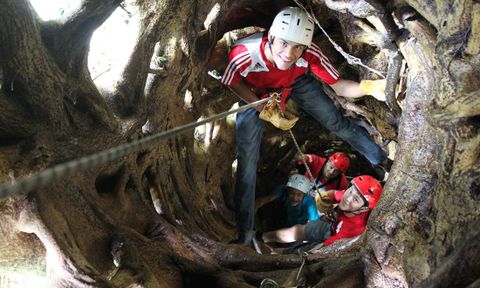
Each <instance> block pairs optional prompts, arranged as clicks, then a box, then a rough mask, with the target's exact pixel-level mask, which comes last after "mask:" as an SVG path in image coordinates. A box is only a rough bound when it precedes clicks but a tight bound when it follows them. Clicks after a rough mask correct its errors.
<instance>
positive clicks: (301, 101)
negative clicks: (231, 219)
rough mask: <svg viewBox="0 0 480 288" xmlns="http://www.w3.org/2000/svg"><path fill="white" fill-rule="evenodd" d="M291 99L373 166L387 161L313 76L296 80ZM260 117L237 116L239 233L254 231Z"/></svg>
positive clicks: (255, 114) (249, 113)
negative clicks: (344, 114)
mask: <svg viewBox="0 0 480 288" xmlns="http://www.w3.org/2000/svg"><path fill="white" fill-rule="evenodd" d="M290 98H291V99H292V100H294V101H295V102H296V103H297V104H298V105H299V106H300V107H301V108H302V109H303V110H304V111H306V112H307V113H309V114H310V115H311V116H312V117H313V118H315V120H317V121H318V122H320V123H321V124H322V125H323V126H324V127H325V128H327V129H328V130H330V131H331V132H333V133H335V134H336V135H337V136H338V137H340V138H342V139H343V140H344V141H346V142H347V143H349V144H350V145H351V146H352V147H353V148H355V149H356V150H357V151H359V152H360V153H361V154H362V155H363V156H365V157H366V158H367V159H368V160H369V161H370V163H372V164H378V163H380V162H382V161H383V160H385V159H386V158H387V154H386V152H385V151H384V150H383V149H382V148H381V147H380V146H378V145H377V144H375V142H373V141H372V140H371V139H370V138H369V136H368V134H367V133H366V132H365V131H364V130H363V129H362V128H360V127H359V126H357V125H356V124H354V123H353V122H352V121H351V120H350V119H348V118H346V117H344V116H343V114H342V113H340V112H339V111H338V110H337V108H336V107H335V105H334V104H333V102H332V100H331V99H330V98H329V97H328V96H327V95H326V94H325V92H323V89H322V86H321V84H320V83H319V82H318V80H316V79H315V78H313V76H310V75H304V76H300V77H299V78H297V80H296V81H295V83H294V85H293V86H292V92H291V94H290ZM244 104H245V103H243V105H244ZM240 105H242V103H241V104H240ZM258 114H259V112H258V111H257V110H256V109H254V108H250V109H247V110H245V111H242V112H240V113H238V114H237V121H236V134H237V135H236V138H237V182H236V188H235V199H234V202H235V217H236V221H237V225H238V229H239V231H240V233H244V232H247V231H251V230H253V220H254V219H253V217H254V212H255V184H256V179H257V162H258V158H259V152H260V144H261V141H262V134H263V129H264V121H263V120H261V119H259V118H258Z"/></svg>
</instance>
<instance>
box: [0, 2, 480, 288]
mask: <svg viewBox="0 0 480 288" xmlns="http://www.w3.org/2000/svg"><path fill="white" fill-rule="evenodd" d="M217 2H218V1H208V0H206V1H196V2H195V1H194V2H192V1H184V0H182V1H179V0H175V1H173V0H166V1H155V0H149V1H130V2H128V1H127V3H124V1H117V0H110V1H93V0H84V1H82V5H81V6H80V8H79V10H78V11H77V13H74V14H73V15H72V16H71V17H70V18H69V19H67V20H66V21H65V22H63V23H56V22H42V21H41V20H39V19H38V17H36V14H35V12H34V11H33V8H32V6H31V5H30V4H29V2H28V1H27V0H0V7H2V8H1V9H0V85H1V90H0V107H1V108H0V179H1V180H2V182H3V183H5V184H8V183H10V182H12V181H13V180H15V179H20V178H22V177H26V176H28V175H29V174H31V173H35V172H38V171H42V170H44V169H46V168H49V167H53V166H55V165H56V164H59V163H64V162H67V161H70V160H73V159H77V158H80V157H82V156H86V155H89V154H92V153H95V152H98V151H102V150H105V149H108V148H111V147H115V146H118V145H121V144H125V143H127V142H132V141H135V140H139V139H143V138H145V137H146V136H148V135H151V134H153V133H158V132H161V131H165V130H168V129H171V128H174V127H178V126H180V125H183V124H185V123H189V122H192V121H197V120H198V119H200V118H202V117H207V116H210V115H213V114H216V113H219V112H222V111H225V110H228V109H229V108H230V107H231V106H232V105H233V104H234V102H236V101H237V100H238V99H237V98H236V97H235V96H234V95H226V94H225V92H224V91H223V90H222V89H221V86H220V85H219V83H217V82H216V80H213V79H212V78H210V77H209V76H208V74H207V71H208V70H210V69H216V70H218V71H222V69H223V68H224V67H222V65H224V64H225V63H224V61H225V60H226V59H224V57H225V56H226V54H225V53H226V47H225V46H222V45H220V44H222V43H225V42H226V41H224V40H222V41H220V42H217V41H219V40H221V39H222V38H223V36H224V33H226V32H229V31H231V30H233V29H239V28H245V27H249V26H257V27H263V28H268V25H269V23H270V22H271V20H272V19H273V17H274V15H275V13H276V12H277V11H278V10H279V9H280V8H281V7H283V6H285V5H294V4H295V3H294V2H289V1H228V0H227V1H220V2H218V3H219V4H220V8H219V13H218V16H217V17H216V18H215V19H214V20H213V22H212V23H211V25H210V26H209V27H204V26H203V22H204V20H205V19H206V18H207V14H208V13H209V12H210V10H211V9H212V8H213V7H214V5H215V4H216V3H217ZM383 2H384V1H363V0H355V1H353V0H352V1H325V3H323V1H301V2H300V4H302V5H303V6H304V7H305V9H306V10H307V11H309V12H311V11H315V12H314V15H313V16H314V17H316V18H317V20H320V21H319V23H321V24H322V25H325V28H326V30H327V32H328V33H331V34H332V35H331V36H332V38H333V39H335V40H336V41H338V42H339V44H340V45H341V46H343V47H344V49H345V50H347V52H349V53H351V54H352V55H354V56H356V57H359V58H360V59H362V62H363V63H365V64H366V65H368V66H371V67H372V68H375V69H376V70H380V71H383V72H385V75H387V74H388V73H389V74H388V75H389V81H390V82H389V85H388V86H387V89H388V91H387V92H388V93H389V94H388V95H389V96H388V97H389V99H388V102H387V103H381V102H379V101H376V100H374V99H372V98H371V97H369V98H366V99H363V100H359V101H356V102H354V103H352V102H350V101H346V100H345V99H340V98H335V97H336V96H335V95H331V96H332V97H333V98H334V99H336V101H338V103H339V105H341V106H342V107H343V109H344V110H345V113H348V114H349V115H351V116H352V117H357V118H358V119H359V121H360V120H361V121H363V123H365V124H364V125H365V127H366V128H368V130H369V131H372V133H377V134H378V135H377V138H378V139H377V141H379V142H382V141H385V140H394V141H395V142H397V143H398V144H397V147H396V154H395V164H394V166H393V169H392V171H391V174H390V176H389V178H388V181H387V182H386V185H385V189H384V193H383V195H382V199H381V201H380V202H379V205H378V206H377V208H376V210H375V211H374V212H373V214H372V215H371V217H370V220H369V226H368V230H367V232H366V233H365V235H363V236H362V237H361V238H360V239H357V240H355V241H347V240H345V241H340V242H339V243H336V244H335V245H333V246H329V247H325V248H322V249H320V250H319V251H318V253H314V254H311V255H308V256H306V257H300V256H299V255H294V254H292V255H259V254H257V253H256V252H255V251H254V250H252V249H251V248H248V247H241V246H238V245H229V244H226V243H227V242H228V241H229V240H231V239H232V238H233V237H234V231H235V224H234V221H233V212H232V210H231V209H229V208H228V206H230V205H231V204H230V203H229V202H230V201H231V197H232V194H233V186H234V185H233V183H234V171H232V163H233V162H234V160H235V137H234V134H235V132H234V127H233V126H232V124H231V123H230V122H229V121H224V120H221V121H215V122H213V123H212V124H211V125H205V126H204V127H202V129H203V130H202V129H198V130H196V131H195V132H194V131H191V132H188V133H183V134H181V135H176V136H175V137H172V138H169V139H167V140H165V141H163V142H160V143H157V144H156V145H155V146H150V147H149V148H148V149H143V150H141V151H137V152H134V153H130V154H128V155H127V156H123V157H121V158H119V159H116V160H114V161H111V162H109V163H107V164H102V165H100V166H99V167H89V168H88V169H84V170H82V171H79V172H78V173H75V174H73V175H72V176H69V177H68V178H63V179H60V180H58V181H55V182H54V183H48V185H42V186H38V187H37V188H35V189H33V190H31V191H21V193H18V194H16V195H11V196H9V197H6V198H4V199H0V215H1V216H0V217H1V219H2V221H0V231H1V232H2V233H1V235H2V236H1V241H0V242H1V243H2V244H0V245H1V246H0V254H1V255H0V272H1V273H2V274H4V273H6V272H5V271H8V270H9V269H10V268H9V267H10V266H12V265H13V263H17V265H18V263H20V264H19V266H17V268H16V269H17V270H19V271H26V270H29V269H32V267H36V268H35V269H39V268H38V267H44V266H45V267H46V268H44V269H45V272H44V273H46V274H47V276H48V278H49V281H50V283H49V287H55V286H56V287H198V286H201V285H208V286H209V287H252V286H255V287H258V285H259V284H260V282H261V281H262V280H263V279H265V278H271V279H273V280H275V281H276V282H277V283H279V284H280V285H282V286H284V287H289V286H294V285H304V286H303V287H332V286H333V287H337V286H339V287H359V286H368V287H409V286H412V287H467V286H469V285H475V283H477V284H478V281H479V280H478V278H479V276H480V275H479V274H480V273H479V271H480V269H479V268H480V267H479V266H480V262H479V261H478V259H477V258H478V257H477V255H478V254H479V245H478V240H477V239H478V234H479V225H478V220H479V213H480V212H478V209H476V207H477V206H478V201H479V193H478V192H479V191H480V189H479V185H478V184H477V183H479V180H480V179H479V178H480V165H479V164H478V163H479V161H478V157H479V147H480V145H479V144H480V136H479V133H478V131H479V124H478V115H479V114H480V108H479V107H480V105H479V104H480V103H479V102H480V100H479V99H480V97H479V92H478V91H479V89H478V88H479V85H480V83H479V81H478V76H479V75H480V73H479V70H478V67H479V65H478V64H479V53H478V52H479V50H480V40H479V39H480V36H479V29H480V16H479V15H480V13H478V12H480V4H478V3H477V2H476V1H471V0H470V1H457V2H455V3H454V4H451V3H449V1H440V0H438V1H434V2H435V3H433V4H432V3H430V4H432V5H425V4H423V3H420V2H422V1H418V3H417V1H407V2H406V3H401V4H399V2H398V1H388V3H383ZM430 2H431V1H430ZM127 4H128V5H134V6H137V8H138V9H139V11H140V14H141V17H140V18H141V28H140V31H141V33H140V35H141V36H140V37H139V39H138V42H137V43H136V45H135V49H134V51H133V53H132V55H131V58H130V59H129V62H128V65H127V66H126V68H125V70H124V72H123V75H122V77H121V79H118V85H117V86H116V87H112V88H111V90H109V91H99V89H98V88H97V87H96V86H95V84H94V82H93V80H92V79H91V77H90V72H89V71H88V66H87V58H88V52H89V48H88V47H89V42H90V39H91V36H92V34H93V32H94V31H95V30H96V29H97V28H98V27H99V26H100V25H102V23H103V22H104V21H105V20H106V19H107V18H108V17H109V16H110V15H111V14H112V13H113V11H114V10H115V9H118V7H119V5H127ZM127 9H128V6H127ZM392 17H395V18H396V19H395V21H394V19H393V18H392ZM395 23H397V24H395ZM340 33H341V34H340ZM316 38H317V40H318V41H320V42H321V47H322V49H324V50H325V53H326V54H327V55H329V57H330V58H331V59H332V62H334V63H335V64H336V66H339V67H342V68H343V69H342V72H343V71H344V72H345V76H346V77H349V78H357V79H367V78H373V77H377V76H375V75H374V74H372V73H371V72H369V71H368V70H367V69H365V68H358V70H353V69H349V66H348V65H346V62H345V59H343V58H342V57H341V56H340V54H338V53H337V51H335V50H334V48H332V46H331V45H330V44H329V43H328V42H327V41H325V38H324V37H323V36H321V35H320V34H318V35H317V37H316ZM217 43H219V45H217ZM395 53H398V55H401V56H403V58H404V61H405V62H406V67H408V69H407V70H406V72H405V73H406V79H407V81H406V91H400V92H399V91H398V90H394V89H395V86H396V85H395V84H396V82H397V81H398V79H401V78H402V77H404V76H403V75H402V74H401V73H402V72H401V71H400V69H399V68H398V67H399V66H400V60H396V62H392V63H394V64H392V65H388V64H389V60H390V59H391V57H392V56H393V55H394V54H395ZM158 57H165V58H166V61H165V62H164V63H163V64H162V65H163V67H155V66H154V65H152V64H151V63H153V62H154V61H152V59H155V58H158ZM404 66H405V65H404ZM389 67H390V68H389ZM394 68H395V69H394ZM159 71H161V72H159ZM152 72H155V73H152ZM186 93H187V94H188V93H191V95H192V101H191V103H186V102H185V95H186ZM400 94H402V95H404V96H402V97H400ZM187 104H188V105H187ZM300 113H301V112H300ZM370 126H373V127H370ZM142 127H143V128H142ZM319 131H320V133H319ZM294 133H295V134H296V135H297V137H298V139H300V140H301V144H305V145H308V144H309V143H318V142H316V141H317V140H318V138H320V139H323V141H325V142H328V143H330V142H331V141H332V140H335V141H338V139H335V138H334V137H332V136H331V135H329V134H328V132H326V131H324V130H323V128H321V127H319V125H318V124H316V123H315V122H314V121H313V120H312V119H309V118H307V117H304V118H303V119H302V120H301V121H300V122H299V124H297V126H296V127H295V128H294ZM319 134H320V137H319ZM286 142H287V143H288V144H287V145H284V144H285V143H286ZM323 144H325V143H323ZM262 145H263V147H262V160H261V163H260V165H259V167H260V171H259V175H261V177H260V179H259V182H260V183H265V184H266V185H267V187H268V185H270V186H271V185H273V184H274V183H273V182H275V180H276V178H277V177H282V176H284V175H285V174H286V172H287V171H286V169H287V168H286V166H287V165H286V164H285V163H287V162H288V161H289V159H290V158H291V157H292V156H293V155H292V153H291V151H292V149H294V148H293V147H294V146H293V143H291V140H290V139H289V138H288V137H287V136H286V135H285V134H282V133H281V132H279V131H276V130H275V129H274V128H273V127H268V128H267V131H266V133H265V141H264V142H263V144H262ZM263 151H264V153H263ZM359 161H360V160H359ZM262 189H264V190H267V188H260V190H262ZM12 251H14V252H12ZM302 263H303V265H302ZM40 269H43V268H40ZM299 270H301V271H299ZM5 275H6V274H5ZM297 275H298V276H297ZM0 276H3V275H0ZM2 279H3V278H1V277H0V281H1V280H2ZM0 283H1V282H0ZM135 285H137V286H135ZM300 287H302V286H300Z"/></svg>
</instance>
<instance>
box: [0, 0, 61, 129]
mask: <svg viewBox="0 0 480 288" xmlns="http://www.w3.org/2000/svg"><path fill="white" fill-rule="evenodd" d="M0 5H1V7H2V9H0V43H1V45H0V65H1V68H2V70H3V77H4V81H3V82H4V84H5V85H8V86H9V87H10V89H9V90H8V94H10V95H11V96H12V97H18V100H19V101H22V102H24V103H26V104H27V105H28V106H29V107H30V109H31V111H32V115H31V116H30V118H32V117H33V118H40V119H43V120H45V121H48V122H50V123H51V124H52V125H53V126H54V127H52V128H53V129H61V128H62V127H63V126H64V125H65V124H66V123H67V121H66V114H65V111H64V109H63V101H62V100H63V93H64V91H63V83H64V82H65V78H64V75H63V74H62V73H61V71H60V70H59V69H58V67H57V66H56V65H54V64H53V63H52V61H51V59H50V55H48V53H47V51H45V49H43V45H42V40H41V39H40V33H39V30H38V23H37V21H36V20H35V19H34V18H33V8H32V6H31V5H30V3H29V2H28V1H26V0H18V1H17V0H1V1H0Z"/></svg>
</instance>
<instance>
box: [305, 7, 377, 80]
mask: <svg viewBox="0 0 480 288" xmlns="http://www.w3.org/2000/svg"><path fill="white" fill-rule="evenodd" d="M295 3H297V5H298V7H301V8H302V9H303V10H304V11H305V12H306V13H307V14H308V15H309V16H310V18H311V19H312V20H313V21H314V22H315V24H317V26H318V27H319V28H320V30H322V32H323V34H325V36H327V39H328V41H330V43H332V45H333V47H334V48H335V49H336V50H337V51H338V52H340V54H342V56H343V57H344V58H345V59H346V60H347V62H348V64H351V65H360V66H362V67H364V68H366V69H368V70H370V71H372V72H373V73H375V74H377V75H378V76H380V77H382V78H384V79H385V76H384V75H383V73H382V72H380V71H378V70H376V69H373V68H371V67H369V66H368V65H365V64H363V63H362V60H361V59H360V58H357V57H355V56H352V55H350V54H348V53H347V52H345V50H343V48H342V47H340V45H338V44H337V43H336V42H335V41H333V39H332V38H330V35H328V33H327V31H325V30H324V29H323V27H322V25H320V23H319V22H318V20H317V18H316V17H312V15H314V13H313V10H312V9H310V12H308V11H307V9H306V8H305V7H304V6H303V5H302V3H300V2H299V1H298V0H295Z"/></svg>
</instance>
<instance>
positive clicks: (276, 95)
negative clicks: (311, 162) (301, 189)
mask: <svg viewBox="0 0 480 288" xmlns="http://www.w3.org/2000/svg"><path fill="white" fill-rule="evenodd" d="M270 97H271V98H272V99H271V100H270V101H275V105H276V109H278V111H280V114H281V115H282V117H283V118H286V117H285V113H283V110H282V109H281V108H280V98H281V96H280V94H279V93H276V92H275V93H272V94H271V95H270ZM288 133H289V134H290V138H292V141H293V144H294V145H295V148H296V149H297V152H298V153H299V154H300V156H301V159H302V164H303V165H304V166H305V169H306V170H307V173H308V176H310V178H311V179H313V187H314V188H315V192H317V194H318V196H320V188H319V187H318V186H317V181H315V177H313V174H312V171H310V168H309V167H308V164H307V162H306V161H305V154H303V152H302V149H300V146H299V145H298V142H297V139H296V138H295V135H293V132H292V129H288Z"/></svg>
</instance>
